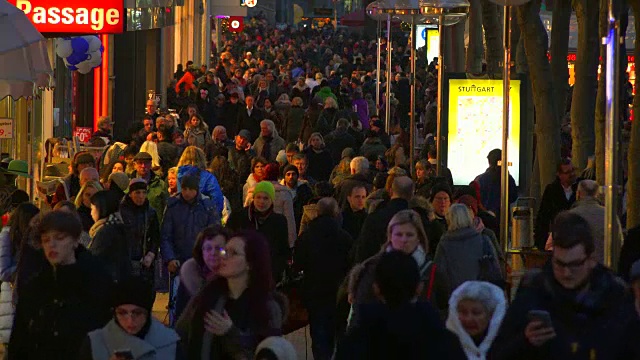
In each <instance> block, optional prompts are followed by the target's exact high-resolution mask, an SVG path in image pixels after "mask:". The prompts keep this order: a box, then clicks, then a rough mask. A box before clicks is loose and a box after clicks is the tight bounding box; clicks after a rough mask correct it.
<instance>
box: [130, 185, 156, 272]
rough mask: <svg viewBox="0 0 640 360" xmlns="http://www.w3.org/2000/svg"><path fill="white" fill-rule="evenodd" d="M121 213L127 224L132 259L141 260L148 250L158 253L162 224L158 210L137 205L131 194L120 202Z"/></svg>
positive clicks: (147, 203) (146, 204) (146, 205)
mask: <svg viewBox="0 0 640 360" xmlns="http://www.w3.org/2000/svg"><path fill="white" fill-rule="evenodd" d="M120 214H121V215H122V219H123V221H124V225H125V231H126V234H127V240H128V241H129V249H130V250H129V251H130V252H131V260H140V259H142V258H143V257H144V256H145V255H146V254H147V253H148V252H152V253H154V254H158V250H159V248H160V224H159V223H158V216H157V215H156V211H155V210H154V209H153V208H152V207H151V206H149V200H146V201H145V203H144V205H142V206H137V205H136V204H134V203H133V201H132V200H131V198H130V197H129V196H126V197H125V198H124V199H123V200H122V203H121V204H120Z"/></svg>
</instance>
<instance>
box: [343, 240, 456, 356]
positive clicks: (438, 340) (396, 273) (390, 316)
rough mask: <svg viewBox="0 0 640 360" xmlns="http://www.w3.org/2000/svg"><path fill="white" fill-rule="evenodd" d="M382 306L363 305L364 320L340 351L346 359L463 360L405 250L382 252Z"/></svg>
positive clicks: (378, 279) (378, 284) (377, 283)
mask: <svg viewBox="0 0 640 360" xmlns="http://www.w3.org/2000/svg"><path fill="white" fill-rule="evenodd" d="M374 287H375V289H376V294H377V296H378V297H379V299H380V301H379V302H375V303H370V304H361V305H359V306H358V307H359V309H360V311H359V313H360V316H359V317H358V318H357V320H356V322H355V323H354V324H353V326H352V327H351V328H350V329H349V330H348V331H347V334H346V336H345V338H344V340H343V341H342V343H341V344H339V345H338V349H337V351H336V356H335V359H336V360H342V359H349V360H354V359H407V360H413V359H415V360H417V359H464V355H463V353H462V350H461V349H460V345H459V343H458V342H457V339H456V338H455V336H454V335H453V334H451V333H450V332H449V331H448V330H447V329H446V328H445V327H444V325H443V324H442V321H440V318H439V315H438V312H437V311H436V310H435V309H434V308H433V306H431V304H429V303H425V302H420V301H417V297H418V296H417V295H418V293H419V292H420V291H421V287H422V285H421V282H420V272H419V270H418V264H417V263H416V261H415V260H414V259H413V257H412V256H411V255H409V254H406V253H404V252H402V251H391V252H387V253H384V254H383V255H382V256H381V257H380V261H379V262H378V265H377V266H376V269H375V275H374Z"/></svg>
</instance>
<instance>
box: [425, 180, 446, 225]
mask: <svg viewBox="0 0 640 360" xmlns="http://www.w3.org/2000/svg"><path fill="white" fill-rule="evenodd" d="M429 201H430V202H431V205H433V211H434V214H435V216H436V218H435V221H438V222H439V223H441V224H442V225H444V227H445V229H446V228H447V220H446V219H445V216H446V215H447V212H448V211H449V206H451V188H450V187H449V185H448V184H447V183H444V182H440V183H436V184H435V185H433V187H432V188H431V196H429Z"/></svg>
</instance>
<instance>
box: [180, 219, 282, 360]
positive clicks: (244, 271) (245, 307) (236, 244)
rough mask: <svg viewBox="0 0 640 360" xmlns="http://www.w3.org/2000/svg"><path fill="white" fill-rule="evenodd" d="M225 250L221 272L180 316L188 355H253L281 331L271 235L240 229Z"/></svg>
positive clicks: (231, 356)
mask: <svg viewBox="0 0 640 360" xmlns="http://www.w3.org/2000/svg"><path fill="white" fill-rule="evenodd" d="M223 255H224V256H223V258H222V264H221V267H220V270H219V272H218V274H219V277H218V278H217V279H216V280H214V281H212V282H210V283H209V284H208V285H206V286H205V287H204V288H203V289H202V291H201V292H200V293H199V294H198V295H196V297H195V298H194V299H193V300H192V302H191V304H190V306H188V307H187V309H188V310H187V312H185V313H184V314H183V315H182V317H181V318H180V319H179V320H178V324H177V326H176V330H177V331H178V333H179V334H180V337H181V339H182V341H183V343H184V346H185V348H186V357H187V358H188V359H205V358H206V359H251V358H253V353H254V352H255V349H256V347H257V345H258V344H259V343H260V341H262V340H263V339H265V338H267V337H269V336H278V335H280V334H281V328H282V321H283V318H284V317H283V310H282V309H283V308H282V305H281V303H280V302H279V300H280V297H279V296H278V295H276V293H275V292H274V287H275V286H274V282H273V279H272V278H271V259H270V256H269V246H268V244H267V240H266V239H265V238H264V236H263V235H261V234H259V233H257V232H254V231H251V232H249V231H247V232H240V233H238V234H236V235H235V236H234V237H232V238H231V239H230V240H229V242H228V243H227V245H226V246H225V248H224V253H223Z"/></svg>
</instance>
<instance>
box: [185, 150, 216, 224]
mask: <svg viewBox="0 0 640 360" xmlns="http://www.w3.org/2000/svg"><path fill="white" fill-rule="evenodd" d="M185 175H192V176H197V177H199V178H200V189H199V190H200V194H202V195H204V196H207V197H209V198H210V199H211V200H212V201H213V202H214V203H215V204H216V209H217V210H218V212H220V213H222V209H224V195H222V190H220V185H219V184H218V179H216V177H215V175H213V174H212V173H210V172H208V171H207V158H206V156H205V155H204V151H202V149H200V148H197V147H195V146H187V148H186V149H184V152H183V153H182V156H181V157H180V161H178V191H180V181H181V179H182V178H183V177H184V176H185Z"/></svg>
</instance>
